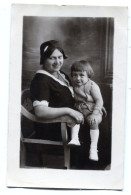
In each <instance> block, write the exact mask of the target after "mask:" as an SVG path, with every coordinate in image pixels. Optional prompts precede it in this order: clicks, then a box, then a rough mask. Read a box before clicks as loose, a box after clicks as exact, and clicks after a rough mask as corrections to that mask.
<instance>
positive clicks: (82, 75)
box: [72, 71, 89, 86]
mask: <svg viewBox="0 0 131 195" xmlns="http://www.w3.org/2000/svg"><path fill="white" fill-rule="evenodd" d="M72 78H73V82H74V84H75V85H78V86H81V85H84V84H85V83H86V82H87V81H88V79H89V78H88V75H87V72H86V71H73V72H72Z"/></svg>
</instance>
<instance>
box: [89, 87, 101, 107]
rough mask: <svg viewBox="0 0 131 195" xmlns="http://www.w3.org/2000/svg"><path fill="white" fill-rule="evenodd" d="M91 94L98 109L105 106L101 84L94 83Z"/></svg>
mask: <svg viewBox="0 0 131 195" xmlns="http://www.w3.org/2000/svg"><path fill="white" fill-rule="evenodd" d="M91 95H92V97H93V99H94V101H95V107H94V109H96V110H101V109H102V107H103V98H102V95H101V91H100V88H99V86H98V85H97V84H96V83H92V87H91Z"/></svg>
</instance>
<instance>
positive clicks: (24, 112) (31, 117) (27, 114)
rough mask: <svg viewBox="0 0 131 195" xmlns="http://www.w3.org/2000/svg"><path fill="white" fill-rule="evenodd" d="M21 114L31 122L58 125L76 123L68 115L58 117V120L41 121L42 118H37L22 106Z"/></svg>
mask: <svg viewBox="0 0 131 195" xmlns="http://www.w3.org/2000/svg"><path fill="white" fill-rule="evenodd" d="M21 114H22V115H23V116H25V117H26V118H28V119H29V120H31V121H33V122H38V123H56V122H61V123H67V122H68V123H75V120H74V119H73V118H72V117H70V116H68V115H65V116H61V117H57V118H54V119H40V118H38V117H36V116H35V115H34V114H31V113H30V112H29V111H28V110H27V109H26V108H24V106H22V105H21Z"/></svg>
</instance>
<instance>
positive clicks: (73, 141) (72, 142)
mask: <svg viewBox="0 0 131 195" xmlns="http://www.w3.org/2000/svg"><path fill="white" fill-rule="evenodd" d="M68 145H73V146H80V142H79V140H78V139H72V140H71V141H70V142H69V143H68Z"/></svg>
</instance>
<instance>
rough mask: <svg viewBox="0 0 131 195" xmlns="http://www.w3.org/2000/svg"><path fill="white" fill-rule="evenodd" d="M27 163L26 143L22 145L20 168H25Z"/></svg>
mask: <svg viewBox="0 0 131 195" xmlns="http://www.w3.org/2000/svg"><path fill="white" fill-rule="evenodd" d="M25 163H26V149H25V145H24V143H23V142H22V141H21V144H20V167H24V166H25Z"/></svg>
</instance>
